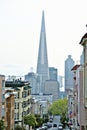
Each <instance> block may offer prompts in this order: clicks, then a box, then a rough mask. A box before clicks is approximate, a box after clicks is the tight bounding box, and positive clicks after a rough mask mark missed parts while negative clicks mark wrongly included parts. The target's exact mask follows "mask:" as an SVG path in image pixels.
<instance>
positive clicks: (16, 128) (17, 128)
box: [15, 125, 25, 130]
mask: <svg viewBox="0 0 87 130" xmlns="http://www.w3.org/2000/svg"><path fill="white" fill-rule="evenodd" d="M15 130H25V129H24V128H23V127H21V126H19V125H17V126H15Z"/></svg>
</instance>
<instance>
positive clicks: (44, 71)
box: [37, 11, 49, 93]
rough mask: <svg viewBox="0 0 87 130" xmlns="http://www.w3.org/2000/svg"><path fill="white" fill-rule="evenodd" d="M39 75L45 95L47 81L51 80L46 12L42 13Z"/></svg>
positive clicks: (38, 63)
mask: <svg viewBox="0 0 87 130" xmlns="http://www.w3.org/2000/svg"><path fill="white" fill-rule="evenodd" d="M37 74H39V75H40V76H41V77H42V84H41V92H42V93H44V85H45V81H46V80H48V79H49V68H48V56H47V45H46V31H45V18H44V11H43V12H42V24H41V32H40V43H39V52H38V62H37Z"/></svg>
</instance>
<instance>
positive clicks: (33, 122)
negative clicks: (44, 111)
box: [24, 114, 37, 130]
mask: <svg viewBox="0 0 87 130" xmlns="http://www.w3.org/2000/svg"><path fill="white" fill-rule="evenodd" d="M24 124H26V125H29V130H30V126H32V127H33V128H34V127H35V125H36V124H37V122H36V118H35V116H34V115H33V114H29V115H27V116H25V117H24Z"/></svg>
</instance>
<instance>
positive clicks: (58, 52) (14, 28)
mask: <svg viewBox="0 0 87 130" xmlns="http://www.w3.org/2000/svg"><path fill="white" fill-rule="evenodd" d="M53 3H54V5H53ZM64 3H65V4H64ZM62 4H64V5H65V6H64V5H62ZM81 4H82V5H83V6H82V5H81ZM77 5H78V2H75V1H73V2H71V3H70V2H69V0H67V1H66V2H63V0H62V1H61V2H58V1H57V0H55V2H54V1H53V0H52V1H51V2H50V3H49V1H48V2H47V1H43V0H42V1H40V0H38V1H37V2H36V1H35V0H33V1H32V2H31V1H26V2H24V0H22V1H21V3H20V0H19V1H10V0H8V1H6V0H5V2H0V12H2V13H0V18H1V20H0V46H1V47H0V55H1V59H0V73H1V74H4V75H19V76H23V75H25V74H26V73H28V72H29V71H34V72H36V67H37V57H38V48H39V39H40V28H41V17H42V10H44V13H45V26H46V39H47V50H48V65H49V67H55V68H57V69H58V74H59V75H64V61H65V60H66V58H67V56H68V55H72V58H73V60H74V61H75V63H77V62H78V61H79V60H80V55H81V53H82V47H81V46H80V45H79V41H80V39H81V37H82V36H83V34H84V33H85V32H86V30H87V29H86V27H85V25H86V21H87V20H86V17H85V16H86V15H85V13H84V12H86V11H85V9H86V8H84V9H82V10H81V11H82V13H80V8H81V7H85V6H86V1H84V2H83V1H80V2H79V5H78V10H77V12H76V13H75V11H76V10H75V9H76V7H77ZM74 7H75V8H74ZM62 8H63V9H62ZM73 8H74V10H73ZM68 11H70V13H69V12H68ZM54 14H55V15H54ZM77 16H78V17H77ZM74 19H75V21H73V20H74ZM78 21H79V22H78ZM32 67H33V69H31V68H32Z"/></svg>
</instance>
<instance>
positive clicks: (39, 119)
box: [35, 114, 44, 128]
mask: <svg viewBox="0 0 87 130" xmlns="http://www.w3.org/2000/svg"><path fill="white" fill-rule="evenodd" d="M35 117H36V121H37V124H36V128H38V127H40V126H42V124H43V122H44V121H43V118H41V115H39V114H35Z"/></svg>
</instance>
